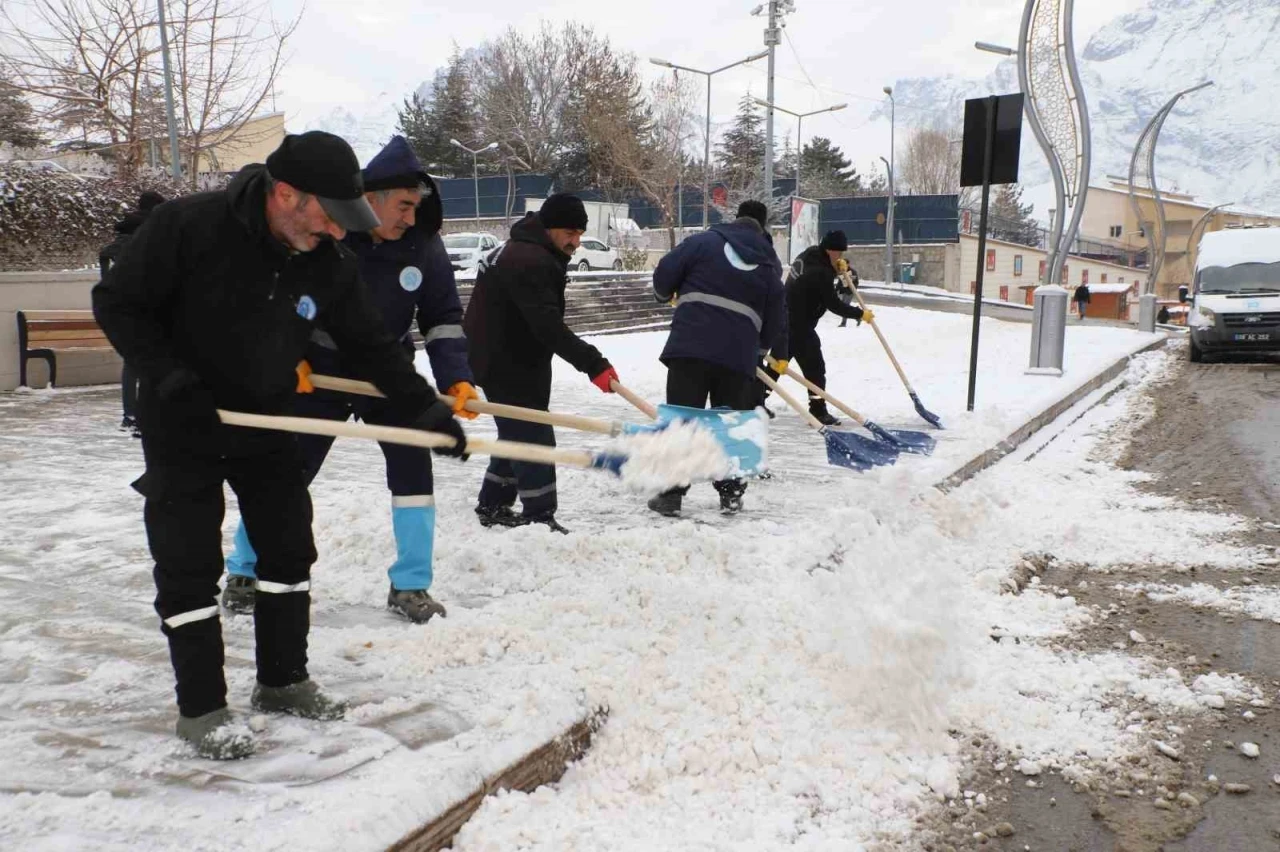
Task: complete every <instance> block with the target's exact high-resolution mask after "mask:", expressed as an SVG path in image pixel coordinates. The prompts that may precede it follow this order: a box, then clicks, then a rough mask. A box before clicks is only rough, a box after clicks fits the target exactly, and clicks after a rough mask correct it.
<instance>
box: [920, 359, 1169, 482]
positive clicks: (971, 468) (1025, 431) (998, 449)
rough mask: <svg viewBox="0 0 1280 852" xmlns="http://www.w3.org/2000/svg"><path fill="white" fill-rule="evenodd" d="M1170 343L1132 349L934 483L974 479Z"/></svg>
mask: <svg viewBox="0 0 1280 852" xmlns="http://www.w3.org/2000/svg"><path fill="white" fill-rule="evenodd" d="M1168 342H1169V339H1168V338H1167V337H1166V338H1163V339H1161V340H1155V341H1152V342H1151V343H1148V344H1147V345H1146V346H1143V347H1142V348H1141V349H1138V350H1136V351H1134V352H1130V353H1129V354H1128V355H1125V356H1124V357H1122V358H1120V359H1118V360H1117V361H1116V362H1115V363H1114V364H1112V365H1111V366H1110V367H1107V368H1106V369H1105V370H1103V371H1102V372H1100V373H1098V374H1097V375H1096V376H1094V377H1093V378H1092V379H1090V380H1089V381H1087V382H1085V383H1084V384H1083V385H1081V386H1080V387H1078V388H1076V389H1075V390H1074V391H1072V392H1071V393H1069V394H1068V395H1067V396H1065V397H1064V398H1062V399H1060V400H1058V401H1057V402H1055V403H1054V404H1053V405H1051V406H1049V407H1048V408H1046V409H1045V410H1044V411H1042V412H1040V413H1039V414H1037V415H1036V416H1035V417H1033V418H1031V419H1030V420H1029V421H1027V422H1026V423H1024V424H1023V425H1022V426H1020V427H1018V428H1017V429H1015V430H1014V431H1013V432H1012V433H1010V434H1009V436H1008V437H1006V438H1005V439H1004V440H1003V441H1001V442H1000V443H998V444H996V445H995V446H994V447H991V448H990V449H988V450H986V451H984V452H982V453H980V454H979V455H977V456H975V457H973V458H972V459H970V460H969V461H968V462H967V463H965V464H964V465H963V466H962V467H961V468H960V469H959V470H957V471H955V472H954V473H952V474H951V475H950V476H948V477H947V478H945V479H943V480H942V481H940V482H936V483H934V486H933V487H934V488H937V489H938V490H939V491H941V492H942V493H944V494H946V493H947V492H948V491H951V490H953V489H954V488H956V487H958V486H960V485H963V484H964V483H966V482H968V481H969V480H970V479H973V478H974V477H975V476H977V475H978V474H979V473H981V472H982V471H984V470H986V469H987V468H989V467H991V466H992V465H994V464H995V463H996V462H998V461H1000V460H1001V459H1003V458H1004V457H1005V456H1007V455H1009V453H1011V452H1013V451H1014V450H1016V449H1017V448H1018V447H1019V446H1021V445H1022V444H1023V443H1025V442H1026V441H1027V440H1028V439H1029V438H1031V436H1032V435H1034V434H1035V433H1037V432H1039V431H1040V430H1041V429H1043V428H1044V427H1045V426H1048V425H1049V424H1050V423H1052V422H1053V421H1055V420H1057V419H1058V418H1059V417H1061V416H1062V414H1063V413H1064V412H1066V411H1069V410H1070V409H1071V408H1072V407H1073V406H1075V405H1076V404H1077V403H1078V402H1080V400H1082V399H1084V398H1085V397H1087V396H1088V395H1089V394H1091V393H1093V392H1094V391H1096V390H1098V388H1100V387H1102V386H1103V385H1105V384H1107V382H1110V381H1111V380H1112V379H1114V378H1116V377H1117V376H1119V375H1120V374H1121V373H1123V372H1124V371H1125V370H1127V369H1128V368H1129V362H1130V361H1131V360H1132V359H1133V358H1134V357H1135V356H1137V355H1141V354H1143V353H1144V352H1153V351H1155V350H1157V349H1161V348H1163V347H1164V346H1165V344H1167V343H1168Z"/></svg>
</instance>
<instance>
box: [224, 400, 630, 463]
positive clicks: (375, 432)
mask: <svg viewBox="0 0 1280 852" xmlns="http://www.w3.org/2000/svg"><path fill="white" fill-rule="evenodd" d="M218 417H219V418H220V419H221V420H222V422H223V423H226V424H227V425H229V426H248V427H251V428H255V429H277V430H279V431H281V432H296V433H300V434H303V435H328V436H330V437H334V438H368V439H369V440H373V441H386V442H387V443H389V444H403V445H405V446H410V447H423V448H425V449H431V450H434V449H439V448H441V447H452V446H454V444H455V443H456V441H455V439H454V438H452V437H450V436H449V435H444V434H441V433H439V432H423V431H422V430H420V429H405V428H402V427H399V426H374V425H372V424H369V423H348V422H347V421H345V420H322V419H319V418H312V417H280V416H277V415H272V414H248V413H245V412H242V411H224V410H223V409H221V408H220V409H218ZM467 452H468V453H471V454H475V455H490V456H497V457H498V458H503V459H511V460H513V461H524V462H533V463H535V464H555V465H565V466H567V467H579V468H583V469H586V470H607V471H609V472H610V473H613V474H619V475H620V474H621V472H622V466H623V465H624V464H626V463H627V461H628V456H627V455H626V454H625V453H609V452H604V453H601V452H592V451H589V450H561V449H557V448H555V447H546V446H543V445H542V444H524V443H521V442H519V441H482V440H476V439H474V438H473V439H470V440H468V441H467Z"/></svg>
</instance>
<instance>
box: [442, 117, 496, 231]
mask: <svg viewBox="0 0 1280 852" xmlns="http://www.w3.org/2000/svg"><path fill="white" fill-rule="evenodd" d="M449 144H450V145H453V146H454V147H456V148H461V149H462V150H464V151H466V152H467V153H468V154H470V155H471V180H472V182H473V184H474V185H475V188H476V230H477V231H478V230H480V155H481V154H483V153H484V152H485V151H492V150H493V149H494V148H497V147H498V143H497V142H490V143H489V144H488V145H485V146H484V147H483V148H476V149H475V150H474V151H473V150H472V149H470V148H468V147H467V146H466V145H463V144H462V143H461V142H459V141H458V140H457V139H450V140H449Z"/></svg>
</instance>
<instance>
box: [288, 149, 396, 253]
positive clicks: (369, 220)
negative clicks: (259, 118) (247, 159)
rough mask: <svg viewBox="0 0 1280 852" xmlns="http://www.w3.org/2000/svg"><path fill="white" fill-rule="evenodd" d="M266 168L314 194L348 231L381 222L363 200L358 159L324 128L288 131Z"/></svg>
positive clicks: (292, 184)
mask: <svg viewBox="0 0 1280 852" xmlns="http://www.w3.org/2000/svg"><path fill="white" fill-rule="evenodd" d="M267 172H268V174H270V175H271V177H273V178H275V179H276V180H278V181H283V182H284V183H287V184H289V185H290V186H292V187H293V188H294V189H297V190H299V191H300V192H306V193H310V194H311V195H314V196H315V197H316V200H317V201H319V202H320V206H321V207H323V208H324V212H325V213H328V214H329V218H330V219H332V220H333V221H334V222H337V223H338V225H339V226H340V227H342V228H345V229H346V230H348V231H372V230H373V229H374V228H376V227H378V225H379V224H381V223H380V222H379V220H378V216H377V214H376V213H374V212H373V208H372V207H370V206H369V202H368V201H365V198H364V180H363V179H362V178H361V176H360V161H359V160H357V159H356V154H355V152H354V151H352V150H351V146H350V145H348V144H347V141H346V140H345V139H343V138H342V137H340V136H334V135H333V134H332V133H325V132H324V131H323V130H308V131H307V132H306V133H298V134H292V133H291V134H289V135H288V136H286V137H284V141H283V142H281V143H280V147H279V148H276V149H275V150H274V151H272V152H271V154H270V155H268V157H267Z"/></svg>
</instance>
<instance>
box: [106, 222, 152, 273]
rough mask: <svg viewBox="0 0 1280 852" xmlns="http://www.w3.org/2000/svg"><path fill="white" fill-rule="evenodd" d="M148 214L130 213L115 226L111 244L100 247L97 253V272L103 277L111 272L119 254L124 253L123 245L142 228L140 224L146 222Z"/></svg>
mask: <svg viewBox="0 0 1280 852" xmlns="http://www.w3.org/2000/svg"><path fill="white" fill-rule="evenodd" d="M147 216H148V213H140V212H138V211H137V210H134V211H133V212H132V213H127V214H125V217H124V218H123V219H121V220H120V221H119V222H116V224H115V228H114V230H115V232H116V236H115V239H113V240H112V241H111V242H109V243H107V244H106V245H105V246H103V247H102V250H101V251H99V252H98V270H99V271H100V273H101V274H102V275H103V276H104V277H105V276H106V274H107V272H109V271H110V270H111V266H112V265H113V264H114V263H115V262H116V260H117V259H119V257H120V252H122V251H124V247H125V245H127V244H128V242H129V238H130V237H132V236H133V232H134V231H136V230H138V229H139V228H141V227H142V223H143V222H145V221H147Z"/></svg>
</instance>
